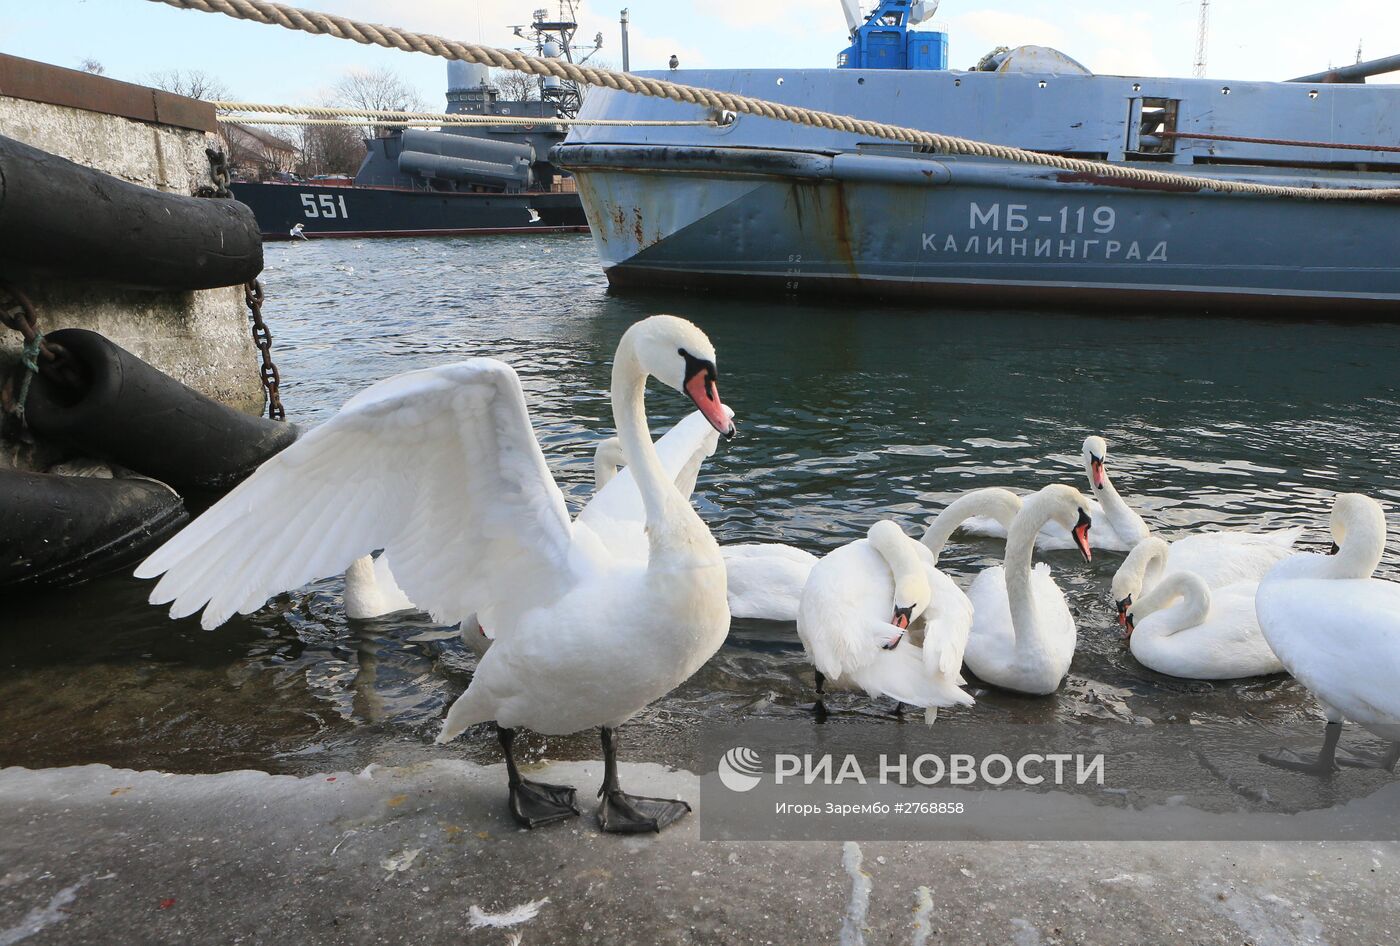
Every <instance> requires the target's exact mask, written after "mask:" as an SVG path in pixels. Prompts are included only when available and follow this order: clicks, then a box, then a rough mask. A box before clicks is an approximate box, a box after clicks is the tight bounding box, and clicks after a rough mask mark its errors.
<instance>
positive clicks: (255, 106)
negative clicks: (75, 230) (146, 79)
mask: <svg viewBox="0 0 1400 946" xmlns="http://www.w3.org/2000/svg"><path fill="white" fill-rule="evenodd" d="M209 104H210V105H213V106H214V107H215V108H216V109H218V110H219V111H221V112H243V113H250V114H255V115H258V114H261V115H293V116H295V115H305V116H306V117H307V118H314V119H328V118H335V119H341V118H364V119H370V118H383V119H388V120H387V121H361V122H349V123H348V124H359V125H407V124H424V123H427V124H432V125H626V126H630V125H669V126H675V125H691V126H695V125H699V126H709V127H711V128H713V127H714V126H716V125H718V124H719V123H718V122H715V121H710V120H708V119H702V120H699V121H682V120H676V121H633V120H631V119H626V118H559V117H557V116H540V117H530V116H528V115H470V114H463V113H457V114H452V115H449V114H446V113H443V112H396V111H393V110H391V109H381V108H333V107H331V106H329V105H265V104H262V103H260V102H225V101H222V100H214V101H212V102H210V103H209ZM219 118H220V120H221V121H240V122H247V123H248V124H251V125H309V124H324V122H309V121H284V120H276V121H274V120H270V119H261V120H260V119H256V118H249V117H248V116H247V114H243V115H221V116H219Z"/></svg>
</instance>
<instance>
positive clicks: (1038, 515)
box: [1005, 493, 1057, 654]
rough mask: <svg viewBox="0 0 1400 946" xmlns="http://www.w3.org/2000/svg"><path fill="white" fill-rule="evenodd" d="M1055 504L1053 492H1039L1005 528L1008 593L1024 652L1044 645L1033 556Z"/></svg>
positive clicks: (1019, 645) (1019, 646)
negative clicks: (1034, 588) (1033, 578)
mask: <svg viewBox="0 0 1400 946" xmlns="http://www.w3.org/2000/svg"><path fill="white" fill-rule="evenodd" d="M1056 505H1057V499H1056V498H1055V497H1054V496H1050V495H1047V494H1045V493H1036V494H1035V495H1034V496H1032V497H1030V498H1029V499H1027V500H1026V501H1025V502H1024V503H1023V504H1022V505H1021V511H1020V512H1019V513H1017V514H1016V518H1015V519H1013V520H1012V521H1011V527H1010V528H1009V529H1008V530H1007V532H1006V559H1005V571H1006V597H1007V603H1008V604H1009V605H1010V606H1011V629H1012V631H1013V632H1014V633H1015V636H1016V650H1017V651H1018V652H1020V653H1022V654H1027V653H1032V652H1035V651H1039V650H1043V649H1044V642H1043V640H1042V638H1041V636H1040V625H1039V621H1038V620H1037V618H1036V610H1035V596H1034V595H1033V594H1032V592H1031V559H1032V557H1033V556H1034V554H1035V537H1036V534H1037V533H1038V532H1040V530H1041V527H1042V526H1044V525H1045V524H1046V523H1047V522H1049V521H1050V520H1051V518H1052V517H1053V516H1054V515H1055V507H1056Z"/></svg>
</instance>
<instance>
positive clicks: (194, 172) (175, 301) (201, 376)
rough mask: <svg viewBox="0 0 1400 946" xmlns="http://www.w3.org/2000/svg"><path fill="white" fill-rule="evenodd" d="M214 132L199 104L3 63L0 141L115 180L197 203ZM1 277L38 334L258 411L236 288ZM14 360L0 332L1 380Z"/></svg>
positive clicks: (12, 271)
mask: <svg viewBox="0 0 1400 946" xmlns="http://www.w3.org/2000/svg"><path fill="white" fill-rule="evenodd" d="M214 131H215V118H214V108H213V106H211V105H209V104H208V103H207V102H199V101H196V100H194V99H188V98H184V97H182V96H177V95H172V94H170V93H167V92H162V91H159V90H156V89H149V88H145V87H142V86H137V85H132V84H130V83H126V82H118V81H115V80H112V79H107V78H104V77H101V76H93V75H89V74H87V73H83V72H78V71H76V70H72V69H61V68H58V67H56V66H50V65H46V64H43V63H36V62H31V61H29V60H24V59H19V58H16V57H13V56H3V55H0V135H6V136H8V137H10V138H14V139H16V140H18V141H21V142H24V143H25V144H29V145H32V146H34V147H36V148H42V149H43V150H45V151H48V152H51V153H53V154H57V155H59V156H61V157H65V158H68V159H69V160H71V161H75V162H77V163H79V164H82V165H85V166H88V167H92V168H95V169H97V170H100V171H103V172H106V173H108V174H111V175H113V176H115V177H118V178H120V179H122V180H125V181H129V182H131V183H134V184H139V185H142V186H145V187H151V188H155V189H157V190H161V191H167V192H172V193H177V194H182V195H193V194H194V193H195V192H196V190H198V189H199V188H200V187H201V186H205V185H208V184H210V183H211V181H210V173H209V160H208V158H207V156H206V155H205V148H207V147H210V146H216V145H217V141H216V139H215V136H214ZM0 277H3V278H5V279H7V280H9V281H11V282H12V283H14V284H15V285H16V286H18V287H20V288H21V289H23V290H24V291H25V292H26V293H28V295H29V297H30V298H31V299H32V300H33V302H34V305H35V308H36V310H37V313H38V317H39V327H40V329H41V331H45V332H49V331H53V330H55V329H60V328H86V329H91V330H93V331H97V332H101V333H102V334H103V335H106V336H107V337H108V338H110V339H112V340H113V341H114V342H116V343H117V344H119V345H121V346H122V347H124V348H126V349H128V350H129V351H132V352H134V353H135V354H137V355H138V356H140V357H141V358H143V359H145V360H146V361H148V362H150V363H151V364H153V365H155V366H156V367H158V368H160V369H161V370H162V371H165V372H166V373H167V374H170V375H172V376H174V377H175V378H177V379H179V380H180V381H182V382H184V383H185V384H188V385H189V386H190V387H192V388H194V389H195V390H198V391H200V392H202V393H204V394H207V395H209V396H210V397H213V398H216V399H218V400H220V401H223V402H225V403H227V404H230V405H232V406H234V407H237V408H238V409H240V410H246V411H249V412H254V413H256V412H259V411H261V409H262V404H263V395H262V388H261V385H260V382H259V377H258V370H257V363H258V362H257V351H256V349H255V348H254V346H253V343H252V338H251V335H250V334H249V328H248V311H247V309H246V307H245V305H244V300H243V289H242V287H239V286H231V287H228V288H223V289H212V290H203V291H195V292H154V291H141V290H131V289H121V288H118V287H114V286H111V285H107V284H101V283H96V282H89V281H83V280H78V279H73V278H69V277H64V276H59V275H55V274H52V273H40V272H36V271H33V270H31V269H28V268H26V267H22V266H19V265H17V264H15V263H13V262H7V261H5V260H4V259H0ZM273 298H274V299H275V292H274V293H273ZM274 305H275V303H274ZM270 308H271V306H270ZM272 317H273V316H272V315H271V314H270V318H272ZM274 329H275V323H274ZM18 351H19V340H18V336H17V335H16V334H15V333H13V332H11V331H9V330H0V376H3V373H7V372H8V371H9V370H10V369H11V368H12V366H13V365H14V364H15V360H16V357H17V353H18ZM17 464H18V465H23V464H24V460H23V459H22V458H20V457H19V456H18V455H17V453H16V451H14V450H12V449H10V450H7V449H0V467H3V466H5V465H17Z"/></svg>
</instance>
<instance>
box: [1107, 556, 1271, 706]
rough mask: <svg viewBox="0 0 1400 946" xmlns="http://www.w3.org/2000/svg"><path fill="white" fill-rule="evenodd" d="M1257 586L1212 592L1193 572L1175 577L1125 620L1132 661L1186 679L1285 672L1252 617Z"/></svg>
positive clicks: (1246, 584) (1155, 589)
mask: <svg viewBox="0 0 1400 946" xmlns="http://www.w3.org/2000/svg"><path fill="white" fill-rule="evenodd" d="M1258 587H1259V582H1257V581H1237V582H1234V583H1232V584H1229V585H1226V586H1224V587H1223V588H1215V589H1212V588H1211V587H1210V586H1209V585H1208V584H1207V583H1206V580H1205V579H1204V578H1202V577H1201V576H1200V575H1197V574H1196V573H1195V572H1185V571H1183V572H1172V573H1171V574H1170V575H1168V576H1167V577H1165V578H1163V579H1162V580H1161V581H1160V582H1158V583H1157V584H1156V585H1154V586H1153V587H1152V589H1151V590H1150V591H1148V592H1147V593H1146V594H1145V595H1143V596H1142V600H1141V602H1139V603H1138V604H1135V605H1133V606H1132V608H1131V610H1129V612H1128V614H1127V616H1126V617H1125V618H1124V625H1125V626H1126V627H1127V628H1128V645H1129V647H1130V648H1131V649H1132V652H1133V656H1134V657H1136V658H1137V659H1138V662H1139V663H1141V664H1142V665H1143V666H1144V667H1149V668H1151V669H1152V670H1156V671H1157V672H1158V673H1165V674H1167V675H1168V676H1173V677H1183V678H1185V679H1188V680H1234V679H1237V678H1240V677H1260V676H1267V675H1268V674H1273V673H1282V672H1283V664H1281V663H1280V662H1279V659H1278V658H1277V657H1275V656H1274V652H1273V651H1272V650H1271V649H1270V648H1269V644H1268V642H1267V641H1266V640H1264V635H1263V633H1261V632H1260V630H1259V621H1258V620H1257V619H1256V618H1255V616H1254V593H1255V590H1256V589H1257V588H1258ZM1140 615H1141V616H1140Z"/></svg>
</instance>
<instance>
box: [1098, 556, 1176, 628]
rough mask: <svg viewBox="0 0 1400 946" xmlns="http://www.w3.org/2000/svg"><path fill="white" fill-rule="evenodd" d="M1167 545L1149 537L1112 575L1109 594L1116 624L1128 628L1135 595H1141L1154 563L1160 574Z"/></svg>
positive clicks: (1165, 557)
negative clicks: (1116, 613) (1129, 614)
mask: <svg viewBox="0 0 1400 946" xmlns="http://www.w3.org/2000/svg"><path fill="white" fill-rule="evenodd" d="M1167 551H1168V546H1167V543H1166V542H1165V541H1164V540H1163V539H1161V538H1160V537H1158V536H1155V535H1149V536H1148V537H1147V538H1145V539H1143V540H1142V541H1141V542H1139V543H1138V544H1137V545H1135V546H1133V550H1132V551H1131V552H1129V553H1128V557H1127V558H1125V559H1123V564H1122V565H1119V566H1118V570H1117V571H1116V572H1114V573H1113V583H1112V585H1110V590H1109V594H1110V595H1111V596H1112V599H1113V604H1114V606H1115V607H1116V608H1117V609H1118V624H1119V626H1120V627H1127V626H1128V609H1129V608H1131V607H1132V606H1133V598H1134V596H1135V595H1141V594H1142V585H1143V582H1144V581H1146V580H1147V570H1148V569H1149V568H1150V567H1151V566H1152V565H1153V564H1154V563H1155V564H1156V566H1157V571H1158V572H1160V571H1161V569H1162V566H1163V564H1164V563H1165V562H1166V559H1167Z"/></svg>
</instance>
